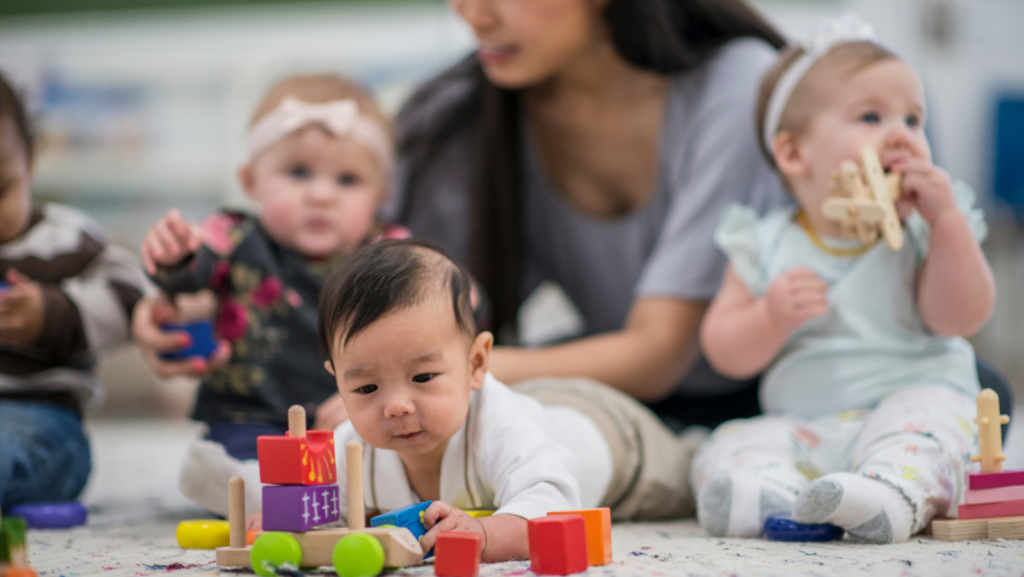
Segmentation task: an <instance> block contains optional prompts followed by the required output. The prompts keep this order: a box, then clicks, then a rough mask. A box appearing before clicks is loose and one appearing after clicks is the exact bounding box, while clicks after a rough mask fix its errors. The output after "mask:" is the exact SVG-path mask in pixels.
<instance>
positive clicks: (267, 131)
mask: <svg viewBox="0 0 1024 577" xmlns="http://www.w3.org/2000/svg"><path fill="white" fill-rule="evenodd" d="M311 124H319V125H320V126H322V127H323V128H324V129H326V130H327V131H328V132H330V133H331V134H333V135H334V136H339V137H347V138H351V139H352V140H355V141H356V142H358V143H359V144H361V145H363V146H364V147H366V149H367V150H368V151H369V152H370V154H371V155H373V157H374V158H376V159H377V161H378V162H380V164H381V168H382V169H383V170H384V172H385V173H388V172H389V171H390V170H391V163H392V160H393V158H392V152H391V146H390V144H389V143H390V139H389V138H388V136H387V134H386V133H385V132H384V129H382V128H381V126H380V124H379V123H378V122H377V121H375V120H373V119H371V118H368V117H366V116H364V115H362V114H359V105H358V104H357V103H356V101H355V100H354V99H352V98H347V99H345V100H332V101H331V102H324V103H316V102H305V101H302V100H298V99H295V98H292V97H290V96H289V97H287V98H285V99H284V100H282V101H281V104H280V105H279V106H278V107H277V108H275V109H274V110H272V111H270V112H269V113H267V115H266V116H264V117H263V118H261V119H260V121H259V122H257V123H256V125H255V126H253V127H252V130H250V131H249V160H250V161H252V160H254V159H255V158H256V157H257V156H259V154H260V153H261V152H263V151H264V150H266V149H268V148H270V147H271V146H273V145H274V144H277V143H278V142H279V141H280V140H281V139H283V138H284V137H286V136H288V135H289V134H291V133H292V132H295V131H296V130H299V129H302V128H305V127H307V126H309V125H311Z"/></svg>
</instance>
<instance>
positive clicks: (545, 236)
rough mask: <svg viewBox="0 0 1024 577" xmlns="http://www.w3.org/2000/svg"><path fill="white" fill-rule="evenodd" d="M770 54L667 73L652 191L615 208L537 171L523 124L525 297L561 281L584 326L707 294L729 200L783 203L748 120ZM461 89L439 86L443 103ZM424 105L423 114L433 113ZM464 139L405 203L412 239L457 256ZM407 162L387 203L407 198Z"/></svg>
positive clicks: (762, 48) (464, 229) (465, 196)
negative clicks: (660, 301)
mask: <svg viewBox="0 0 1024 577" xmlns="http://www.w3.org/2000/svg"><path fill="white" fill-rule="evenodd" d="M776 57H777V53H776V51H775V50H774V49H772V48H771V47H770V46H768V45H767V44H766V43H764V42H762V41H760V40H754V39H740V40H734V41H732V42H730V43H728V44H726V45H725V46H723V47H722V48H721V49H720V50H719V51H718V53H717V54H716V55H715V56H713V57H712V58H711V59H710V60H708V61H707V63H705V64H704V65H703V66H701V67H699V68H697V69H696V70H693V71H690V72H687V73H684V74H680V75H677V76H675V77H674V78H673V80H672V86H671V89H670V94H669V97H668V102H667V108H666V114H665V128H664V131H663V132H662V136H661V152H660V155H661V161H660V168H659V173H658V179H657V184H656V190H655V192H654V194H653V195H652V197H651V198H650V199H649V200H648V202H647V203H646V204H645V205H644V206H640V207H638V208H636V209H635V210H633V211H632V212H630V213H628V214H625V215H622V216H618V217H613V218H596V217H593V216H590V215H587V214H585V213H583V212H581V211H579V210H578V209H576V208H575V207H573V206H572V205H570V204H569V203H568V202H567V201H566V199H565V198H564V197H563V196H562V195H561V193H559V192H558V191H557V190H555V188H554V187H553V185H552V183H551V182H550V180H549V179H548V178H547V175H546V174H545V173H544V171H543V169H542V167H541V163H540V161H539V159H538V158H537V155H536V147H535V146H534V145H533V144H532V143H531V142H530V139H529V133H528V132H527V137H526V138H525V139H524V141H525V149H526V150H525V152H526V154H525V155H524V156H525V162H524V164H525V171H526V173H525V178H524V182H525V186H526V191H525V207H524V219H525V220H524V222H525V227H526V230H525V241H526V256H525V258H526V262H525V263H524V264H525V267H524V271H525V275H524V286H523V287H522V290H523V292H524V295H525V294H527V293H529V292H530V291H532V290H533V288H534V287H535V286H536V285H537V284H538V283H539V282H541V281H543V280H553V281H555V282H557V283H558V284H559V285H561V286H562V288H563V289H565V291H566V293H567V294H568V295H569V297H570V298H571V299H572V300H573V302H574V304H575V305H576V307H577V308H578V309H579V311H580V313H581V315H582V317H583V319H584V322H585V324H586V332H587V334H594V333H600V332H606V331H614V330H618V329H621V328H622V326H623V325H624V323H625V320H626V316H627V314H628V312H629V308H630V305H631V304H632V302H633V301H634V300H635V299H636V298H641V297H647V296H663V297H671V298H678V299H681V300H687V301H698V302H705V301H708V300H710V299H711V298H712V297H714V295H715V292H716V291H717V290H718V286H719V284H720V283H721V279H722V274H723V272H724V269H725V257H724V256H723V255H722V254H721V252H719V250H718V249H717V248H716V247H715V246H714V243H713V241H712V235H713V232H714V230H715V226H716V225H717V224H718V219H719V215H720V214H721V212H722V210H723V209H724V207H725V206H727V205H728V204H729V203H733V202H741V203H744V204H748V205H751V206H753V207H754V208H755V209H756V210H757V211H758V212H759V213H763V212H764V211H766V210H767V209H769V208H771V207H773V206H776V205H778V204H780V203H782V202H785V198H786V197H785V195H784V193H783V192H782V187H781V185H780V182H779V179H778V177H777V175H776V173H775V172H774V171H773V170H772V169H771V168H770V167H769V165H768V163H767V161H766V160H765V158H764V156H763V154H762V153H761V150H760V149H759V147H758V144H757V131H756V130H755V127H754V106H755V100H756V98H757V89H758V86H759V84H760V80H761V76H762V74H763V73H764V72H765V70H766V69H767V68H768V67H769V66H771V64H772V63H773V62H774V61H775V59H776ZM459 88H460V87H458V86H452V87H451V89H450V90H449V91H441V92H440V93H439V94H438V99H439V100H440V99H442V98H443V97H444V96H445V95H446V94H449V95H457V94H459ZM462 89H465V87H462ZM431 104H432V103H428V104H427V105H426V106H424V107H423V108H424V109H425V110H421V111H419V112H421V113H423V114H429V109H430V108H431V107H432V106H431ZM437 106H439V107H442V106H443V103H440V102H439V103H438V104H437ZM471 138H472V137H471V135H465V136H464V137H457V138H456V139H455V140H454V141H452V142H451V144H450V145H449V146H447V147H446V149H445V150H443V151H440V154H439V156H438V157H437V158H438V166H436V167H432V169H431V170H430V171H429V172H427V173H426V174H423V175H421V177H420V178H421V180H420V181H419V182H417V183H416V184H415V186H416V187H417V188H418V189H419V190H420V191H429V192H428V193H427V194H422V193H421V194H420V195H418V198H417V200H416V203H415V204H416V206H408V207H405V209H406V210H404V211H402V212H404V214H406V215H408V218H407V219H406V222H404V223H403V224H405V225H407V226H408V227H409V228H410V229H411V230H412V232H413V235H414V236H416V237H420V238H427V239H430V240H433V241H435V242H438V243H439V244H441V245H442V246H443V247H444V248H445V249H446V250H448V251H450V252H451V253H452V254H453V256H455V257H456V258H465V256H466V254H467V252H468V247H467V245H468V238H469V231H470V226H469V218H470V216H469V215H470V208H469V206H470V205H469V194H470V175H471V167H472V164H473V163H472V162H471V161H470V160H469V159H470V158H471V157H472V153H473V152H474V147H473V143H472V141H471ZM402 168H403V167H402V166H401V163H400V166H399V173H398V183H397V184H398V185H397V187H396V191H397V194H396V198H395V200H394V202H393V203H392V210H397V206H400V203H401V202H403V198H402V192H403V190H404V189H405V188H406V182H405V174H404V171H403V170H402ZM423 179H428V180H429V182H426V181H424V180H423ZM396 214H397V212H396Z"/></svg>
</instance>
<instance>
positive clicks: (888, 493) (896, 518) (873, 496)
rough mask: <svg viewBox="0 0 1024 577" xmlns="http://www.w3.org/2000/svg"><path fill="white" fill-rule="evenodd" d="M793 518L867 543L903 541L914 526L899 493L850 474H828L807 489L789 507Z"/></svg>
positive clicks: (911, 513)
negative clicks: (826, 525)
mask: <svg viewBox="0 0 1024 577" xmlns="http://www.w3.org/2000/svg"><path fill="white" fill-rule="evenodd" d="M793 518H794V519H795V520H796V521H797V522H799V523H832V524H833V525H838V526H840V527H842V528H843V529H846V531H847V532H848V533H850V535H851V536H852V537H854V538H856V539H858V540H861V541H866V542H869V543H900V542H903V541H906V540H907V539H908V538H909V537H910V529H911V526H912V525H913V523H914V513H913V510H912V507H911V505H910V502H909V501H908V500H907V499H906V497H904V496H903V493H901V492H900V491H899V490H897V489H896V488H895V487H893V486H892V485H890V484H889V483H886V482H885V481H881V480H879V479H872V478H869V477H865V476H863V475H855V474H853V473H832V474H830V475H825V476H824V477H821V478H820V479H817V480H815V481H814V482H812V483H811V484H810V485H807V487H806V488H804V490H803V491H801V492H800V496H799V497H798V498H797V500H796V504H795V505H794V506H793Z"/></svg>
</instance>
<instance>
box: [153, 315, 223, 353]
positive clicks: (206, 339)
mask: <svg viewBox="0 0 1024 577" xmlns="http://www.w3.org/2000/svg"><path fill="white" fill-rule="evenodd" d="M161 328H162V329H163V330H165V331H184V332H186V333H188V335H189V336H190V337H191V338H192V344H191V345H189V346H187V347H185V348H183V349H179V350H177V351H170V352H166V353H160V358H162V359H165V360H180V359H187V358H189V357H203V358H204V359H208V358H210V355H212V354H213V353H215V352H217V339H215V338H214V337H213V324H212V323H210V321H208V320H205V321H196V322H192V323H169V324H165V325H161Z"/></svg>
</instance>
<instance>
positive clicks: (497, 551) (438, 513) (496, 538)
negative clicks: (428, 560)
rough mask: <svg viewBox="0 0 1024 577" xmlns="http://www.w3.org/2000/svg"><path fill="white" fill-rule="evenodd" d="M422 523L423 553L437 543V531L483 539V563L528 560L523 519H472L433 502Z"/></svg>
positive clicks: (456, 509)
mask: <svg viewBox="0 0 1024 577" xmlns="http://www.w3.org/2000/svg"><path fill="white" fill-rule="evenodd" d="M423 522H424V523H425V524H426V526H427V527H428V530H427V534H426V535H424V536H422V537H420V545H421V546H422V547H423V550H424V551H429V550H430V549H431V548H432V547H433V546H434V545H435V544H436V543H437V536H438V534H440V532H441V531H465V532H467V533H479V534H480V535H482V536H483V539H482V540H481V541H482V542H481V544H480V560H481V561H483V562H484V563H496V562H498V561H509V560H511V559H528V558H529V557H530V546H529V543H528V539H527V534H526V519H523V518H522V517H519V516H516V515H506V514H502V515H491V516H490V517H482V518H480V519H476V518H474V517H470V516H469V515H467V514H466V512H465V511H463V510H461V509H458V508H456V507H452V506H451V505H449V504H448V503H445V502H444V501H434V502H433V503H431V505H430V507H427V510H426V511H424V512H423Z"/></svg>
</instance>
